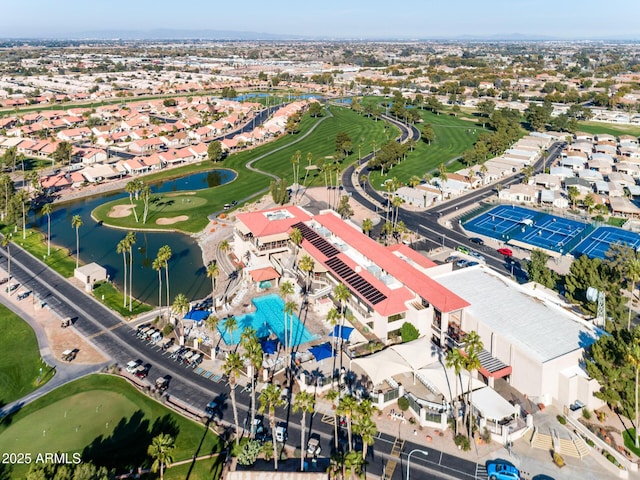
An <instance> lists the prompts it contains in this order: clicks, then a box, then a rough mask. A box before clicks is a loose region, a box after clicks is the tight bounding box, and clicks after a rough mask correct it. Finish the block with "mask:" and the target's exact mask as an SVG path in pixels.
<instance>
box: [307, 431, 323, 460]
mask: <svg viewBox="0 0 640 480" xmlns="http://www.w3.org/2000/svg"><path fill="white" fill-rule="evenodd" d="M321 451H322V448H321V447H320V435H318V434H317V433H313V434H311V437H310V438H309V442H307V454H309V455H310V456H312V457H317V456H318V455H320V452H321Z"/></svg>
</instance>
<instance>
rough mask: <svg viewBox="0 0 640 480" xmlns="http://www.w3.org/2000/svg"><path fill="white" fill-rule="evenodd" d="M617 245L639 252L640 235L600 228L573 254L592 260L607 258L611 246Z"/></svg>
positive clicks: (579, 245) (612, 228)
mask: <svg viewBox="0 0 640 480" xmlns="http://www.w3.org/2000/svg"><path fill="white" fill-rule="evenodd" d="M616 243H618V244H620V245H627V246H628V247H631V248H632V249H634V250H636V251H637V250H638V249H640V235H638V234H637V233H634V232H630V231H628V230H622V229H621V228H616V227H599V228H597V229H595V230H594V231H593V233H592V234H591V235H589V236H588V237H587V238H585V239H584V240H583V241H582V242H580V243H579V244H578V246H577V247H576V248H575V249H574V250H573V252H572V253H573V256H574V257H576V258H578V257H579V256H581V255H586V256H588V257H591V258H606V255H605V253H606V252H607V250H609V248H610V247H611V245H615V244H616Z"/></svg>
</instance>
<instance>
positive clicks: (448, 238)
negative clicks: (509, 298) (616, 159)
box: [342, 118, 564, 273]
mask: <svg viewBox="0 0 640 480" xmlns="http://www.w3.org/2000/svg"><path fill="white" fill-rule="evenodd" d="M387 120H389V121H391V122H392V123H393V124H394V125H396V126H397V127H398V128H400V129H401V132H402V134H401V135H400V137H399V138H398V141H400V142H404V141H407V140H408V139H409V138H412V139H413V140H416V139H419V138H420V132H419V131H418V129H417V128H416V127H415V126H413V125H410V126H409V125H405V124H403V123H401V122H398V121H395V120H393V119H390V118H387ZM563 146H564V143H563V142H556V143H554V144H553V145H552V146H551V148H550V149H549V156H548V160H550V161H553V159H554V158H555V157H557V156H558V155H559V154H560V152H561V151H562V148H563ZM371 158H373V154H370V155H368V156H367V157H365V158H363V160H362V161H361V162H360V164H365V165H364V167H363V168H362V169H361V171H360V173H359V174H358V177H360V176H362V175H365V176H366V178H367V185H368V187H367V188H366V196H365V195H364V194H363V193H362V191H361V190H360V188H358V186H357V185H356V184H354V182H353V177H354V175H353V174H354V171H355V168H356V165H351V166H349V167H348V168H347V169H346V170H345V171H344V172H343V174H342V185H343V186H344V188H345V190H346V191H347V192H349V193H350V194H351V196H352V198H353V199H354V200H355V201H357V202H358V203H360V204H361V205H363V206H364V207H365V208H367V209H369V210H370V211H372V212H376V213H380V212H384V211H385V209H386V202H387V200H386V198H385V197H383V196H382V195H381V194H380V193H378V191H377V190H375V189H374V188H373V187H372V186H371V185H370V183H369V173H370V169H369V167H368V166H367V165H366V163H367V162H368V161H369V160H371ZM543 163H544V160H543V159H542V158H540V159H539V160H538V161H536V163H535V164H534V165H533V167H534V171H535V172H536V173H538V172H540V171H541V170H542V167H543V166H544V165H543ZM521 179H522V174H514V175H512V176H510V177H507V178H506V179H504V180H502V181H500V182H497V183H499V184H501V185H502V187H503V188H504V187H508V186H509V185H513V184H515V183H518V182H520V181H521ZM495 188H496V184H490V185H487V186H484V187H482V188H479V189H476V190H473V191H471V192H469V193H467V194H465V195H463V196H461V197H458V198H455V199H453V200H448V201H446V202H443V203H441V204H438V205H436V206H434V207H431V208H429V209H426V210H424V211H421V212H415V211H408V210H405V209H403V208H400V211H399V214H398V218H399V219H400V220H402V221H403V222H404V224H405V225H406V226H407V228H408V229H409V230H412V231H414V232H417V233H418V234H420V235H422V236H423V237H424V238H425V241H426V242H428V243H429V244H430V245H431V246H432V248H436V247H447V248H455V247H456V246H458V245H464V246H467V247H469V248H470V249H471V250H475V251H480V252H481V253H482V256H483V257H485V260H486V263H487V265H489V266H490V267H492V268H494V269H496V270H498V271H500V272H502V273H504V272H505V270H508V269H509V268H511V266H510V265H508V264H506V263H505V261H504V257H503V256H502V255H500V254H499V253H498V252H496V251H495V250H494V249H492V248H489V247H486V246H479V245H477V244H474V243H472V242H471V241H470V240H469V237H468V236H467V235H465V234H464V233H462V230H461V229H460V227H459V225H457V224H455V225H452V226H451V227H452V228H449V227H447V226H445V225H442V224H441V223H440V222H438V219H439V218H441V217H444V216H448V215H452V214H455V212H456V211H457V210H461V209H464V208H466V207H468V206H470V205H473V204H477V203H479V202H481V201H482V200H484V199H486V198H488V197H491V196H492V195H493V194H494V190H495Z"/></svg>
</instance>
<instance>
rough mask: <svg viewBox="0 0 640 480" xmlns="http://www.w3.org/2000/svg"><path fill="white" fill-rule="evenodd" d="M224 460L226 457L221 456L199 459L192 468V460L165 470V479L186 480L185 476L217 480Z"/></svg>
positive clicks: (203, 479) (200, 479) (155, 476)
mask: <svg viewBox="0 0 640 480" xmlns="http://www.w3.org/2000/svg"><path fill="white" fill-rule="evenodd" d="M223 461H224V457H222V456H220V457H213V458H209V459H206V460H198V461H197V462H196V463H195V464H193V468H191V466H192V463H191V462H189V463H185V464H184V465H177V466H175V467H170V468H168V469H167V470H165V471H164V478H165V480H184V479H185V478H189V479H190V480H217V479H218V478H220V474H221V473H222V464H223V463H222V462H223ZM190 469H191V473H190V475H189V477H187V474H188V473H189V470H190ZM145 478H149V479H152V478H158V477H157V475H153V476H151V475H149V476H148V477H145Z"/></svg>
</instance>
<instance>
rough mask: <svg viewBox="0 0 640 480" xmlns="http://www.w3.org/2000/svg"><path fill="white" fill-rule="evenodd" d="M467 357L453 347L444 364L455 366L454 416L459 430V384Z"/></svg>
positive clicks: (449, 366) (456, 427) (450, 366)
mask: <svg viewBox="0 0 640 480" xmlns="http://www.w3.org/2000/svg"><path fill="white" fill-rule="evenodd" d="M465 360H466V357H465V356H464V355H463V354H462V352H461V351H460V349H459V348H453V349H451V350H449V351H448V352H447V356H446V357H445V360H444V364H445V366H446V367H447V368H453V371H454V373H455V374H456V378H455V382H456V396H455V397H454V398H455V399H456V400H455V402H454V416H455V419H456V422H455V430H456V432H457V431H458V417H459V413H458V405H459V403H458V384H459V383H460V372H461V371H462V369H463V368H464V364H465Z"/></svg>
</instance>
